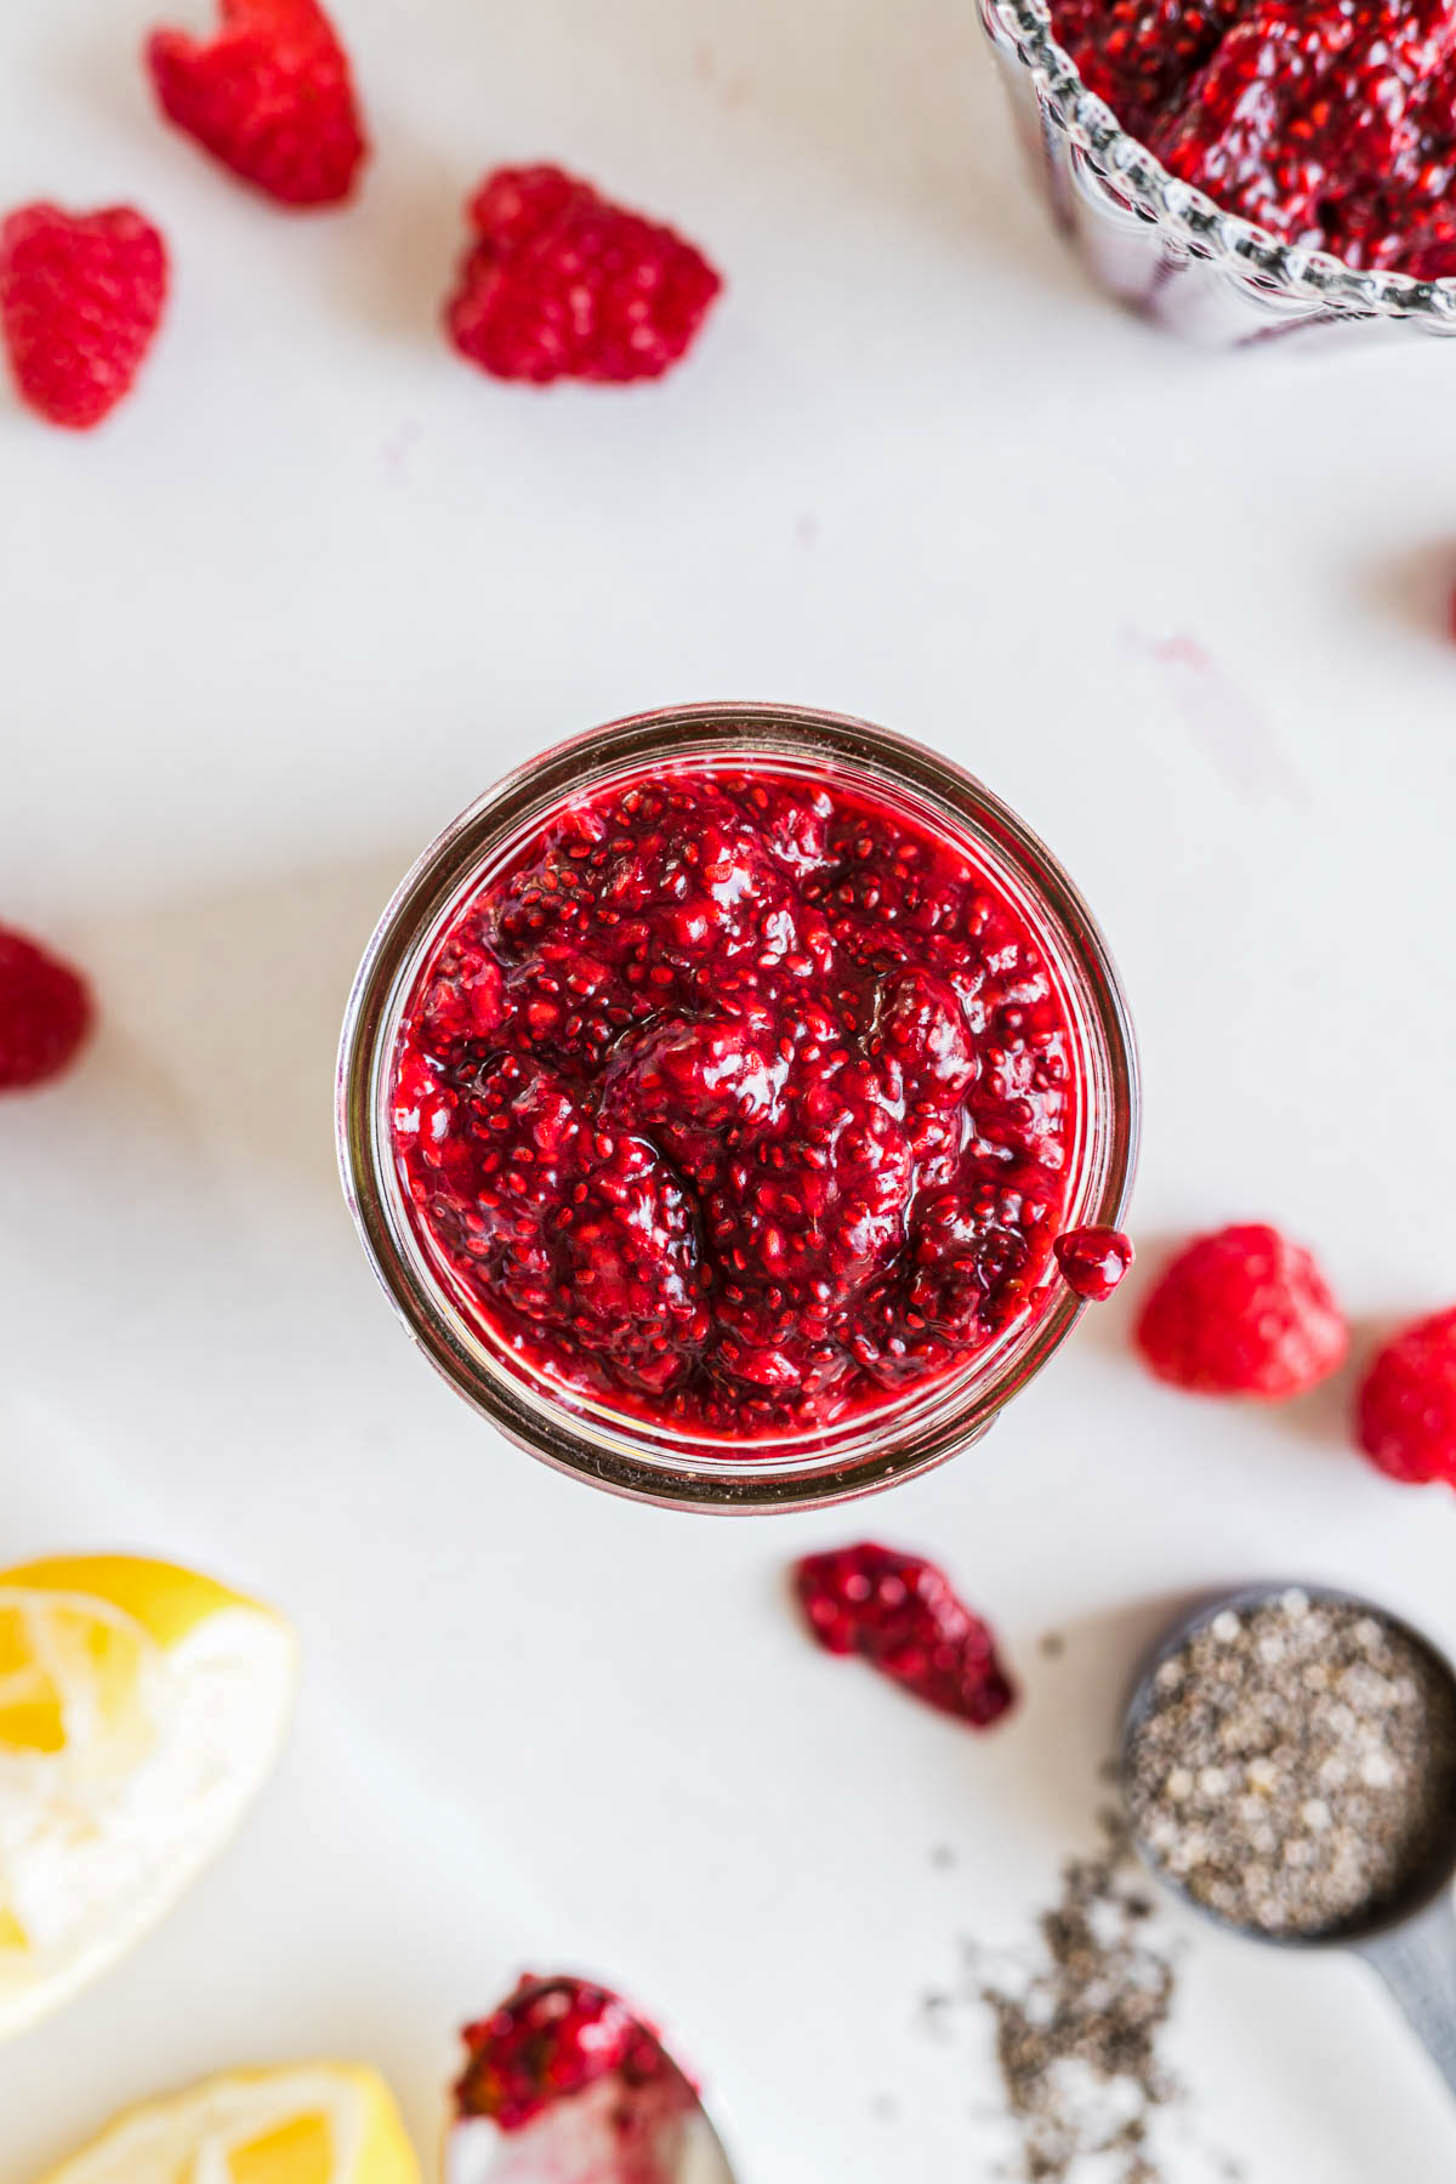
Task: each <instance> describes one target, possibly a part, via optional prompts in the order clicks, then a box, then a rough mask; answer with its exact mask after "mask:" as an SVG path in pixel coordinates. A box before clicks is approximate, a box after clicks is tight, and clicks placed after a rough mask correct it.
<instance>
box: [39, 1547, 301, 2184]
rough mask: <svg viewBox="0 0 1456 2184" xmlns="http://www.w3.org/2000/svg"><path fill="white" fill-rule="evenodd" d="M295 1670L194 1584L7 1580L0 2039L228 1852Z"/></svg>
mask: <svg viewBox="0 0 1456 2184" xmlns="http://www.w3.org/2000/svg"><path fill="white" fill-rule="evenodd" d="M295 1663H296V1652H295V1646H294V1641H293V1636H292V1633H291V1632H290V1630H289V1629H288V1626H287V1625H286V1624H285V1623H284V1622H283V1621H282V1620H281V1619H280V1618H279V1617H278V1616H276V1615H273V1614H271V1613H270V1612H269V1611H268V1610H267V1609H266V1608H261V1607H258V1606H257V1605H255V1603H254V1602H252V1601H250V1600H243V1599H241V1598H240V1597H239V1596H238V1595H237V1594H236V1593H231V1592H228V1591H226V1590H225V1589H224V1588H223V1587H222V1586H221V1585H216V1584H214V1583H213V1581H212V1580H211V1578H206V1577H199V1576H198V1575H197V1574H196V1573H195V1572H194V1571H191V1570H180V1569H175V1568H173V1567H172V1566H171V1565H170V1564H168V1563H164V1562H144V1561H138V1560H134V1559H133V1558H131V1557H129V1556H124V1555H95V1556H87V1557H83V1558H79V1559H76V1560H70V1561H56V1562H33V1563H28V1564H26V1565H25V1566H24V1567H23V1568H21V1569H15V1570H6V1571H0V2038H4V2037H7V2036H8V2035H10V2034H11V2033H15V2032H19V2031H21V2030H22V2029H23V2028H24V2027H25V2026H27V2025H30V2024H33V2023H34V2022H35V2020H36V2019H37V2018H38V2017H41V2016H44V2015H45V2013H46V2012H47V2011H49V2010H52V2009H55V2008H56V2007H57V2006H58V2005H59V2004H60V2003H62V2002H64V2001H65V2000H66V1999H67V1998H68V1997H69V1996H70V1995H72V1994H74V1993H75V1992H76V1990H77V1989H78V1988H80V1987H82V1986H84V1985H85V1984H86V1983H87V1982H88V1981H89V1980H91V1979H94V1978H95V1977H96V1975H97V1974H98V1973H99V1972H102V1971H104V1970H105V1969H106V1967H107V1966H108V1965H109V1964H111V1963H113V1962H114V1961H115V1960H116V1958H117V1957H119V1956H121V1955H122V1954H123V1953H124V1951H126V1950H127V1949H129V1948H130V1947H131V1945H132V1944H133V1942H135V1941H138V1940H140V1938H141V1936H142V1934H143V1933H144V1932H145V1931H146V1929H147V1928H148V1927H149V1926H151V1925H153V1924H154V1923H155V1921H156V1920H158V1919H159V1918H161V1916H162V1915H163V1913H164V1912H165V1911H167V1910H169V1909H170V1907H171V1905H172V1904H173V1903H174V1902H175V1901H176V1899H177V1897H178V1896H180V1895H181V1894H182V1892H183V1890H184V1889H185V1888H186V1887H187V1885H188V1883H189V1882H190V1881H191V1880H192V1879H193V1878H194V1876H195V1875H196V1874H197V1873H198V1871H199V1870H200V1869H201V1867H202V1866H203V1865H205V1864H206V1863H207V1861H208V1859H209V1858H211V1857H212V1856H213V1854H214V1853H215V1852H216V1851H217V1850H219V1849H220V1848H221V1846H222V1844H223V1842H224V1841H225V1840H226V1838H227V1837H228V1835H229V1834H230V1833H231V1832H232V1829H233V1827H234V1826H235V1824H236V1822H237V1820H238V1818H239V1816H240V1815H241V1813H242V1811H243V1808H244V1807H245V1806H246V1804H247V1803H248V1801H249V1799H250V1798H251V1797H252V1796H253V1795H254V1793H255V1791H256V1790H257V1789H258V1788H259V1787H260V1785H261V1784H262V1782H263V1780H264V1778H265V1777H266V1775H267V1773H268V1771H269V1768H270V1767H271V1766H272V1764H273V1760H274V1758H275V1757H276V1755H277V1751H278V1747H279V1745H280V1743H281V1741H282V1737H283V1732H284V1729H285V1727H286V1724H287V1720H288V1714H289V1709H290V1705H291V1701H292V1695H293V1686H294V1680H295ZM189 2184H191V2180H189ZM196 2184H205V2180H204V2179H198V2180H196Z"/></svg>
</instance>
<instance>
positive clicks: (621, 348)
mask: <svg viewBox="0 0 1456 2184" xmlns="http://www.w3.org/2000/svg"><path fill="white" fill-rule="evenodd" d="M469 209H470V220H471V224H472V226H473V227H474V229H475V232H476V235H477V237H478V238H479V239H478V241H477V242H476V243H475V245H474V247H473V248H472V249H471V251H470V253H469V255H468V256H467V257H466V259H465V262H464V264H463V266H462V267H461V272H460V281H459V285H458V287H457V289H456V291H455V294H454V296H453V297H452V298H451V300H450V303H449V305H448V307H447V310H446V324H447V326H448V328H449V332H450V338H451V340H452V341H453V342H454V344H455V347H456V348H457V349H458V350H459V351H460V353H461V355H462V356H465V357H468V358H469V359H470V361H471V362H472V363H473V364H479V365H480V366H481V368H482V370H484V371H487V372H490V373H492V374H493V376H494V377H495V378H497V379H525V380H532V381H534V382H535V383H536V384H537V385H539V386H544V385H545V384H546V383H547V382H548V381H550V380H553V379H590V380H598V381H612V382H623V381H627V380H633V379H658V378H660V377H661V376H662V374H663V373H664V372H665V371H668V370H669V369H670V368H671V366H672V365H674V364H676V363H677V361H678V359H679V358H680V357H682V356H683V355H685V354H686V352H687V350H688V348H689V347H690V346H691V344H692V342H693V339H694V337H695V335H696V334H697V332H698V329H699V327H700V326H701V325H702V323H703V320H704V318H705V317H706V316H707V312H708V308H709V306H710V305H711V303H712V301H713V299H714V297H715V296H716V295H717V293H718V291H719V289H720V288H721V286H722V282H721V281H720V279H719V277H718V275H717V274H716V273H715V272H714V270H713V268H712V266H710V265H709V264H708V261H707V259H706V258H704V257H703V256H702V254H701V253H700V252H699V251H697V250H695V249H694V248H693V246H692V244H691V243H687V242H684V241H683V239H682V237H681V236H679V235H675V234H674V233H673V232H672V230H671V229H670V228H665V227H657V226H654V224H653V223H652V222H651V221H649V220H644V219H643V218H641V217H640V215H638V214H637V213H634V212H625V211H623V210H622V209H621V207H620V206H617V205H611V204H608V203H607V201H606V200H605V199H604V198H602V197H599V196H598V195H597V193H596V191H595V190H594V189H593V188H592V187H591V185H590V184H589V183H586V182H580V181H577V180H575V179H574V178H573V177H572V176H571V175H568V174H563V173H562V171H561V169H560V168H559V167H502V168H500V169H499V170H498V171H497V172H496V173H495V174H492V175H490V176H488V177H487V179H486V181H485V182H484V183H483V184H482V186H481V188H480V190H479V191H478V192H477V194H476V196H475V197H474V199H473V200H472V201H471V205H470V208H469Z"/></svg>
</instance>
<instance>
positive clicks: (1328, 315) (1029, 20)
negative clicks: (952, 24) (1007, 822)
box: [979, 0, 1456, 348]
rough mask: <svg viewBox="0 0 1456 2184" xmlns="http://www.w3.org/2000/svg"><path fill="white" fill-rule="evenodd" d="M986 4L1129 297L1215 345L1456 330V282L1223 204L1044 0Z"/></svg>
mask: <svg viewBox="0 0 1456 2184" xmlns="http://www.w3.org/2000/svg"><path fill="white" fill-rule="evenodd" d="M979 6H980V14H981V21H982V24H983V25H984V27H985V30H986V33H987V35H988V36H989V38H990V40H991V45H992V48H993V50H994V52H995V54H996V58H997V61H998V63H999V66H1000V73H1001V77H1002V81H1003V82H1004V84H1005V86H1006V90H1007V93H1008V95H1009V97H1010V100H1011V108H1012V113H1013V115H1014V117H1015V120H1016V125H1017V129H1018V132H1019V134H1020V136H1021V138H1022V140H1023V142H1024V144H1025V146H1026V148H1027V151H1028V153H1029V155H1030V158H1031V161H1032V165H1033V168H1034V170H1035V172H1036V174H1037V176H1038V177H1039V179H1040V182H1041V185H1042V187H1043V189H1044V191H1045V194H1046V197H1047V200H1048V203H1049V204H1050V207H1051V210H1052V215H1053V217H1054V219H1055V220H1056V222H1057V224H1058V226H1059V227H1061V228H1062V229H1063V231H1064V232H1065V233H1066V234H1067V235H1068V237H1069V238H1070V239H1071V241H1072V243H1073V245H1074V247H1075V248H1076V249H1077V251H1078V252H1079V254H1080V255H1081V257H1082V258H1083V259H1084V260H1085V262H1086V264H1087V265H1088V267H1089V268H1090V270H1091V272H1092V273H1093V275H1094V276H1095V278H1096V279H1097V281H1098V282H1099V283H1100V285H1101V286H1102V287H1103V288H1105V289H1107V290H1108V291H1109V292H1110V293H1111V294H1112V295H1114V296H1116V297H1117V298H1118V300H1119V301H1120V302H1122V303H1125V304H1128V305H1130V306H1131V307H1132V308H1133V309H1134V310H1136V311H1138V312H1139V313H1141V314H1142V316H1144V317H1145V318H1149V319H1152V320H1153V321H1155V322H1156V323H1157V324H1158V325H1160V326H1165V327H1167V328H1169V329H1170V330H1171V331H1172V332H1174V333H1177V334H1180V335H1183V336H1184V337H1185V338H1186V339H1188V340H1190V341H1195V342H1198V343H1200V344H1202V345H1203V346H1205V347H1210V348H1241V347H1245V346H1247V345H1248V344H1250V343H1253V342H1260V343H1262V342H1267V341H1271V340H1274V339H1275V338H1277V337H1281V336H1284V335H1288V334H1293V333H1302V334H1305V335H1306V336H1307V335H1310V334H1312V333H1314V332H1316V331H1318V332H1320V333H1322V334H1323V335H1325V336H1326V337H1329V336H1331V335H1343V336H1344V337H1345V338H1347V339H1349V338H1353V337H1354V336H1357V335H1358V337H1359V338H1360V339H1361V340H1362V341H1368V340H1370V339H1372V338H1373V336H1374V335H1375V334H1376V333H1381V334H1384V335H1387V336H1388V335H1390V334H1391V333H1395V332H1401V333H1405V332H1420V333H1432V334H1451V333H1456V280H1449V279H1448V280H1439V281H1420V280H1416V279H1414V278H1413V277H1412V276H1411V275H1410V274H1408V273H1370V272H1359V271H1357V270H1356V269H1355V268H1354V267H1353V266H1348V265H1345V264H1343V263H1342V261H1341V260H1340V259H1338V258H1333V257H1330V256H1328V255H1327V254H1326V253H1325V252H1323V251H1317V250H1301V249H1297V248H1295V247H1294V246H1293V245H1292V244H1288V243H1281V242H1278V241H1277V240H1276V239H1275V237H1274V236H1272V235H1271V234H1270V233H1269V232H1268V230H1267V229H1265V228H1261V227H1255V226H1254V225H1253V223H1252V222H1251V221H1248V220H1241V219H1238V218H1237V217H1236V216H1235V215H1234V214H1232V213H1227V212H1221V211H1220V210H1219V208H1218V206H1217V205H1215V204H1214V203H1213V202H1212V200H1211V199H1210V198H1207V197H1205V196H1204V195H1203V194H1202V193H1201V192H1200V191H1198V190H1196V189H1194V188H1192V186H1191V185H1190V184H1189V183H1186V182H1180V181H1178V180H1177V179H1176V178H1175V177H1174V176H1172V175H1170V174H1169V173H1168V171H1167V169H1166V168H1165V167H1163V166H1161V165H1160V164H1159V162H1158V161H1157V160H1156V159H1155V158H1154V157H1153V155H1152V153H1151V152H1150V151H1149V150H1148V149H1147V147H1146V146H1145V145H1143V144H1140V143H1138V142H1137V140H1136V139H1135V138H1133V137H1130V136H1128V135H1126V134H1125V133H1124V132H1123V131H1122V130H1121V129H1120V128H1119V127H1118V125H1117V120H1116V117H1115V115H1114V114H1113V113H1112V110H1111V109H1110V107H1108V106H1106V105H1105V104H1104V103H1103V101H1102V100H1101V99H1099V98H1095V97H1094V96H1093V94H1092V93H1091V92H1090V91H1088V90H1087V89H1086V87H1085V85H1084V84H1083V82H1082V79H1081V77H1080V76H1079V75H1078V73H1077V70H1076V69H1075V68H1074V66H1073V65H1072V62H1071V60H1070V59H1069V58H1068V56H1067V54H1066V53H1064V52H1063V50H1062V48H1061V47H1060V46H1059V45H1058V44H1057V42H1056V40H1055V38H1054V37H1053V35H1052V27H1051V18H1050V16H1049V15H1048V12H1047V9H1046V6H1045V4H1044V0H979Z"/></svg>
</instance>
